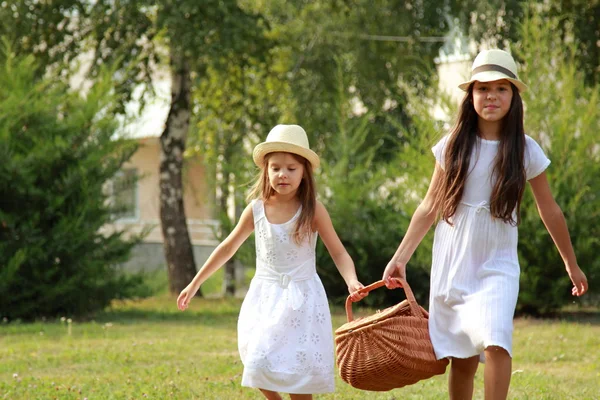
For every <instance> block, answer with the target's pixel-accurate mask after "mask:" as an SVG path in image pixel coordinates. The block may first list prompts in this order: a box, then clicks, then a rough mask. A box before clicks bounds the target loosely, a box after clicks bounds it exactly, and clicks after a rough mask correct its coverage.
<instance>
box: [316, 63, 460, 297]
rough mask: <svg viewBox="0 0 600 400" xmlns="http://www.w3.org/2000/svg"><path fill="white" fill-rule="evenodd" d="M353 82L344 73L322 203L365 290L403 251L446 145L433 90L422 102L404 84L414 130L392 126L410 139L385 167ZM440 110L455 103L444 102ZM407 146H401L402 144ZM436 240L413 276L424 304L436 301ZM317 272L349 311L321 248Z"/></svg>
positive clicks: (413, 266) (423, 250)
mask: <svg viewBox="0 0 600 400" xmlns="http://www.w3.org/2000/svg"><path fill="white" fill-rule="evenodd" d="M344 79H350V78H346V77H345V75H344V73H343V70H342V68H341V66H340V67H339V69H338V76H337V81H338V82H339V83H338V93H337V98H338V101H337V103H336V106H337V108H336V113H335V121H336V123H337V124H338V128H337V131H338V132H339V135H338V137H337V139H336V140H335V141H332V142H331V143H329V144H328V146H329V148H330V152H329V153H330V154H331V155H332V156H331V157H330V158H329V159H326V160H322V169H323V171H322V174H321V175H320V177H319V179H320V180H319V188H320V189H321V190H320V193H321V195H322V196H321V199H322V201H323V203H324V204H325V206H326V208H327V209H328V211H329V213H330V215H331V218H332V221H333V224H334V227H335V229H336V232H337V233H338V235H339V236H340V239H341V240H342V243H343V244H344V246H345V247H346V249H347V250H348V252H349V254H350V256H351V257H352V259H353V260H354V263H355V266H356V269H357V274H358V278H359V280H360V281H361V282H363V284H368V283H372V282H374V281H377V280H379V279H381V276H382V275H383V270H384V269H385V266H386V265H387V263H388V262H389V261H390V259H391V258H392V256H393V254H394V252H395V250H396V248H397V247H398V245H399V244H400V241H401V240H402V237H403V235H404V232H406V229H407V228H408V224H409V222H410V219H411V217H412V214H413V212H414V210H415V209H416V207H417V206H418V205H419V203H420V201H421V199H422V198H423V196H424V195H425V192H426V191H427V187H428V184H429V179H430V177H431V174H432V171H433V166H434V164H435V161H434V159H433V156H432V154H431V151H430V148H431V146H432V145H433V144H434V143H435V141H436V140H437V139H439V138H440V124H439V123H437V122H436V121H435V120H434V119H433V118H431V116H430V112H431V108H432V102H431V101H429V100H428V99H430V98H433V96H432V93H433V92H432V90H433V89H432V90H428V91H427V92H426V96H425V97H424V96H421V95H420V94H419V93H418V91H417V90H416V89H413V88H411V87H410V86H408V85H407V84H402V85H403V87H402V89H403V90H404V91H405V93H407V96H408V98H407V100H408V101H409V104H411V108H410V110H408V117H409V118H410V125H409V127H408V128H407V127H406V126H405V124H404V123H403V122H402V121H396V120H394V119H393V117H388V118H389V124H390V126H394V127H395V129H396V130H397V131H396V133H394V137H400V138H402V140H403V142H404V144H401V145H399V146H398V152H397V153H396V155H395V157H394V158H393V159H392V160H390V161H388V162H381V161H377V160H376V159H375V158H376V157H377V148H378V145H377V144H371V143H369V141H368V137H369V135H371V134H372V132H373V129H377V127H376V125H374V124H372V121H373V119H374V116H373V115H372V114H365V115H362V116H360V117H356V116H352V113H351V109H352V102H351V101H350V96H351V93H348V92H347V91H346V90H345V89H344V88H345V87H347V86H346V82H343V80H344ZM435 98H436V99H438V100H439V99H441V100H443V101H440V106H445V105H446V104H448V103H449V102H450V100H449V99H447V98H446V97H444V96H441V95H439V94H437V95H436V96H435ZM396 140H399V139H396ZM431 245H432V242H431V235H429V236H428V237H427V238H426V239H425V240H424V241H423V243H422V244H421V245H420V246H419V249H418V251H417V252H416V253H415V255H414V256H413V258H412V259H411V262H410V264H409V266H408V268H407V277H408V279H409V282H410V284H411V288H412V289H413V292H414V293H415V296H417V299H418V300H419V302H420V303H421V304H426V303H427V300H428V288H429V270H430V267H431ZM317 256H318V258H317V268H318V271H319V275H320V276H321V277H322V280H323V284H324V286H325V289H326V291H327V293H328V296H329V298H330V299H332V300H333V301H334V302H336V303H338V304H343V301H344V300H345V298H346V297H347V295H348V293H347V289H346V287H345V285H343V283H342V282H341V278H340V277H339V274H338V273H337V271H336V269H335V266H334V265H333V262H332V260H331V258H330V257H329V255H328V254H327V252H326V250H325V249H324V247H323V246H322V244H321V243H320V244H319V251H317ZM402 297H403V294H402V291H385V290H380V291H376V292H374V293H373V294H372V295H369V296H368V297H366V298H365V300H364V301H363V302H364V303H365V304H368V305H370V306H374V307H380V306H382V305H386V304H388V305H389V304H390V303H391V302H397V301H398V300H399V299H401V298H402Z"/></svg>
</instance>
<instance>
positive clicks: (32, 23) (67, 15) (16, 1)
mask: <svg viewBox="0 0 600 400" xmlns="http://www.w3.org/2000/svg"><path fill="white" fill-rule="evenodd" d="M83 4H84V2H83V1H81V0H60V1H54V2H46V1H36V0H13V1H10V2H8V1H3V2H2V3H0V20H1V21H2V24H0V37H3V38H4V40H6V41H7V42H8V45H9V46H10V48H11V51H12V52H14V53H15V54H16V55H22V56H28V55H32V56H34V57H35V59H36V62H35V64H34V65H32V66H31V67H32V68H35V72H34V75H35V76H36V77H40V76H42V75H43V74H44V73H46V71H47V69H48V68H49V67H52V68H54V69H56V70H57V71H59V69H60V71H59V74H58V76H59V77H60V78H62V79H66V78H67V76H66V75H68V74H69V73H70V72H71V69H70V68H61V66H64V65H67V66H68V65H69V63H71V62H73V61H74V60H75V59H76V57H77V56H78V55H79V54H80V51H81V45H82V40H83V38H84V37H85V34H86V30H85V29H80V27H79V26H78V24H77V22H78V21H79V20H80V16H81V15H82V14H83V15H84V14H85V7H84V5H83Z"/></svg>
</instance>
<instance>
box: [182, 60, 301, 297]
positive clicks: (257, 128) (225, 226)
mask: <svg viewBox="0 0 600 400" xmlns="http://www.w3.org/2000/svg"><path fill="white" fill-rule="evenodd" d="M280 75H281V74H278V73H277V72H276V71H273V70H272V68H270V67H269V65H268V63H267V62H265V61H259V60H257V59H253V60H249V62H248V63H245V64H242V63H240V62H238V61H237V60H235V59H230V61H229V62H228V63H227V65H226V66H225V67H224V68H214V67H210V68H207V71H206V75H205V78H204V79H203V80H202V81H201V82H199V85H198V87H197V88H196V90H195V91H194V101H195V103H196V104H198V113H197V115H196V119H197V120H198V121H197V123H196V126H195V131H196V132H195V133H196V134H195V135H192V137H191V138H190V142H191V148H192V149H196V150H195V152H198V153H200V154H202V156H203V160H204V164H205V166H206V171H207V176H208V177H209V183H210V186H211V187H212V188H213V189H214V192H213V193H215V198H214V201H213V202H212V204H214V205H215V215H217V216H219V221H220V224H219V229H218V231H217V232H216V236H217V237H218V239H219V240H223V239H225V237H226V236H227V235H229V233H230V232H231V230H233V227H234V226H235V224H236V222H237V219H238V218H239V215H240V214H241V211H242V210H243V209H244V206H245V195H246V190H245V188H246V187H247V185H248V183H249V182H251V181H252V180H253V179H254V177H255V175H256V171H257V169H256V167H255V165H254V163H253V161H252V155H251V150H252V148H253V147H254V145H255V144H256V143H258V142H259V141H262V140H264V138H265V136H266V134H267V132H268V130H269V129H270V128H271V127H272V126H273V125H275V124H276V123H277V120H278V119H279V118H280V117H281V114H282V113H283V112H284V111H285V108H286V107H285V103H286V102H289V101H290V97H291V96H290V95H289V88H288V86H287V84H286V82H285V79H282V77H281V76H280ZM231 200H233V204H232V203H231ZM232 208H233V210H234V212H233V215H232V213H231V211H232ZM249 247H250V246H244V247H242V248H241V249H240V251H239V252H238V253H237V254H236V255H235V256H234V257H232V258H231V259H230V260H229V261H228V262H227V263H226V264H225V274H224V280H223V289H224V293H225V294H226V295H234V294H235V292H236V280H237V281H239V280H240V279H239V278H240V277H241V276H243V266H242V262H243V263H246V264H254V260H253V259H252V256H253V254H254V252H251V251H247V249H249ZM240 261H241V262H240ZM236 277H238V279H236Z"/></svg>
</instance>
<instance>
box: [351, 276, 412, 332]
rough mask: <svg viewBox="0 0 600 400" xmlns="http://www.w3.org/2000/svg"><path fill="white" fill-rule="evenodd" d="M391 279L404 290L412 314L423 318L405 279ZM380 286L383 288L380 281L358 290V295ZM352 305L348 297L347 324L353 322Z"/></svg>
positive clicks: (382, 283) (382, 282) (383, 283)
mask: <svg viewBox="0 0 600 400" xmlns="http://www.w3.org/2000/svg"><path fill="white" fill-rule="evenodd" d="M392 279H393V280H395V281H396V282H398V283H400V285H402V289H404V293H405V294H406V299H407V300H408V304H409V306H410V309H411V310H412V312H413V314H414V315H415V316H417V317H423V312H422V310H421V307H419V305H418V304H417V299H415V295H414V294H413V292H412V290H411V288H410V286H409V285H408V282H406V280H405V279H400V278H392ZM382 286H385V282H384V281H382V280H381V281H377V282H374V283H371V284H370V285H369V286H365V287H364V288H362V289H360V290H358V293H369V292H370V291H371V290H374V289H377V288H380V287H382ZM359 301H360V300H359ZM352 303H353V302H352V299H351V298H350V296H348V298H347V299H346V316H347V317H348V322H350V321H353V320H354V317H353V315H352Z"/></svg>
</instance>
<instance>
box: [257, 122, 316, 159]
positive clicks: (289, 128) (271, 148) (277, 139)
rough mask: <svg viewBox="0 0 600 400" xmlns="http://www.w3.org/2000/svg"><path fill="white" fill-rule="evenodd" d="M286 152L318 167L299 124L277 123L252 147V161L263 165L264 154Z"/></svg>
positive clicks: (314, 154)
mask: <svg viewBox="0 0 600 400" xmlns="http://www.w3.org/2000/svg"><path fill="white" fill-rule="evenodd" d="M276 152H286V153H293V154H297V155H299V156H301V157H304V158H306V159H307V160H308V161H309V162H310V163H311V164H312V167H313V169H316V168H318V167H319V164H320V160H319V156H318V155H317V153H315V152H314V151H312V150H311V149H310V148H309V146H308V137H307V136H306V132H305V131H304V129H302V127H301V126H299V125H277V126H275V127H274V128H273V129H271V132H269V134H268V135H267V140H265V141H264V142H263V143H260V144H258V145H257V146H256V147H255V148H254V152H253V153H252V158H253V159H254V163H255V164H256V165H258V166H259V167H261V168H262V167H263V164H264V161H265V156H266V155H267V154H269V153H276Z"/></svg>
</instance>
